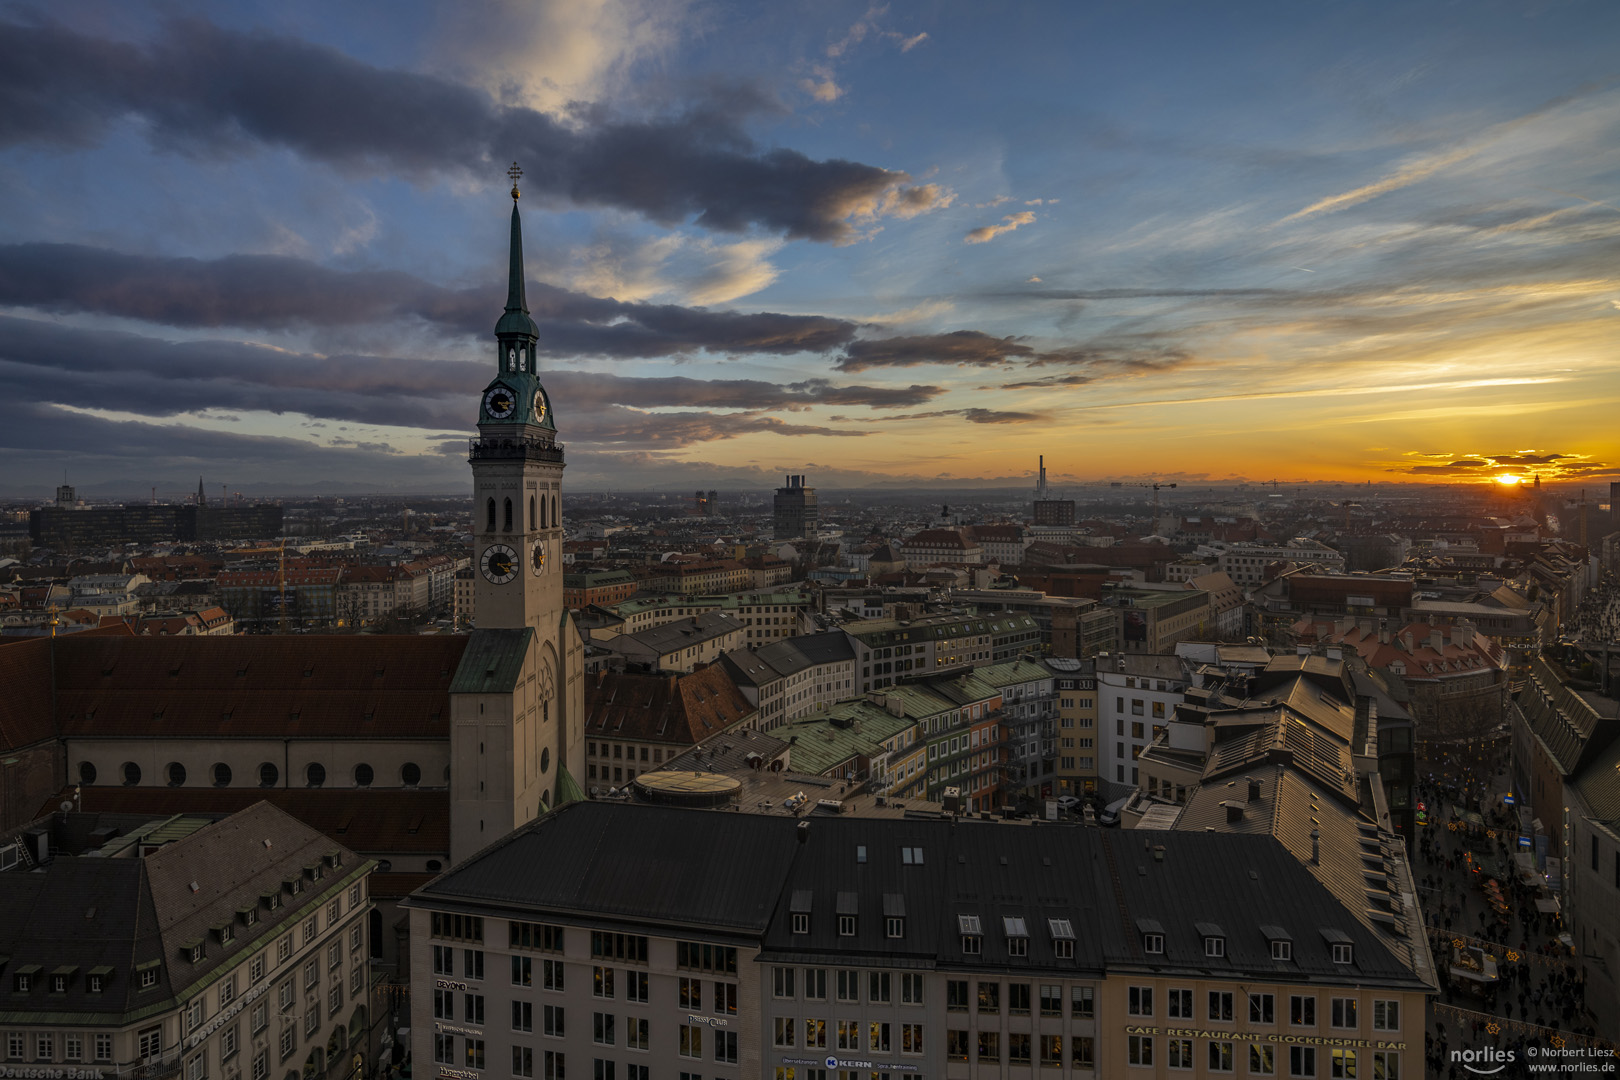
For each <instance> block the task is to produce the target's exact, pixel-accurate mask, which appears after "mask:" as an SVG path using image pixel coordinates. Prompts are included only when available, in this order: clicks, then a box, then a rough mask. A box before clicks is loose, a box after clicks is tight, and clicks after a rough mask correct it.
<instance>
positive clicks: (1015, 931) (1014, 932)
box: [1001, 915, 1029, 956]
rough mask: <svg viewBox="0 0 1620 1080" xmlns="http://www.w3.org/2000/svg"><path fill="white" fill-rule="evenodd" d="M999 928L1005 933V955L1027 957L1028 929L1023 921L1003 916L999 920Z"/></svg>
mask: <svg viewBox="0 0 1620 1080" xmlns="http://www.w3.org/2000/svg"><path fill="white" fill-rule="evenodd" d="M1001 927H1002V929H1003V930H1005V931H1006V933H1007V955H1008V956H1028V955H1029V927H1028V926H1026V925H1025V923H1024V920H1023V919H1020V918H1018V917H1016V916H1012V915H1009V916H1005V917H1003V918H1002V920H1001Z"/></svg>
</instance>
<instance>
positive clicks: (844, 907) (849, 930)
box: [837, 892, 860, 937]
mask: <svg viewBox="0 0 1620 1080" xmlns="http://www.w3.org/2000/svg"><path fill="white" fill-rule="evenodd" d="M859 911H860V902H859V898H858V897H857V896H856V894H855V893H852V892H841V893H839V894H838V908H837V915H838V936H839V937H854V936H855V916H856V915H857V914H858V913H859Z"/></svg>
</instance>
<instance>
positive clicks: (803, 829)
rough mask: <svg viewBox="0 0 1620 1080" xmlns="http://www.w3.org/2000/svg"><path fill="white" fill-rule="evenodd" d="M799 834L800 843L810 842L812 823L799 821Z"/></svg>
mask: <svg viewBox="0 0 1620 1080" xmlns="http://www.w3.org/2000/svg"><path fill="white" fill-rule="evenodd" d="M798 834H799V843H801V844H807V843H809V842H810V823H809V822H808V821H801V822H799V827H798Z"/></svg>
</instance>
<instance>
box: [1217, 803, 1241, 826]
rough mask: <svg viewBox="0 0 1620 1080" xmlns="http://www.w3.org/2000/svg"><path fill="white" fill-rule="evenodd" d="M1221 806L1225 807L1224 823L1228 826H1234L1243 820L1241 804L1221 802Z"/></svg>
mask: <svg viewBox="0 0 1620 1080" xmlns="http://www.w3.org/2000/svg"><path fill="white" fill-rule="evenodd" d="M1221 805H1222V806H1224V807H1226V823H1227V824H1228V825H1235V824H1237V823H1238V822H1240V821H1242V820H1243V804H1242V803H1236V802H1223V803H1221Z"/></svg>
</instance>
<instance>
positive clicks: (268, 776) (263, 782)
mask: <svg viewBox="0 0 1620 1080" xmlns="http://www.w3.org/2000/svg"><path fill="white" fill-rule="evenodd" d="M367 719H370V717H369V716H368V717H367ZM121 772H122V775H123V783H124V786H125V787H134V786H136V785H137V784H139V783H140V782H141V776H142V771H141V767H140V766H139V765H137V764H136V763H135V762H133V761H126V762H124V765H123V768H122V770H121ZM98 775H99V774H98V772H97V770H96V766H95V763H94V762H92V761H81V762H79V783H81V784H87V785H88V784H94V783H95V782H96V777H97V776H98ZM164 775H165V776H167V778H168V784H169V786H170V787H184V786H185V784H186V780H187V777H188V775H189V774H188V772H187V770H186V767H185V766H184V765H182V764H181V763H180V762H178V761H171V762H169V764H168V767H167V768H166V769H164ZM326 777H327V773H326V766H325V765H322V764H321V763H320V762H318V761H312V762H310V763H309V764H308V765H306V766H304V783H305V784H306V785H307V786H309V787H322V786H324V785H325V784H326ZM233 779H234V773H233V772H232V770H231V767H230V766H229V765H227V764H225V763H224V762H223V761H221V762H217V763H215V765H214V768H213V783H214V786H215V787H230V786H231V783H232V781H233ZM350 779H352V780H353V782H354V786H355V787H370V786H371V785H372V784H373V783H375V782H376V780H377V771H376V770H375V769H373V768H372V767H371V766H370V765H367V764H366V763H364V762H361V763H360V764H358V765H356V766H355V767H354V769H353V770H352V771H351V772H350ZM444 779H445V782H446V783H449V781H450V767H449V766H448V765H447V766H445V770H444ZM280 782H281V768H280V767H279V766H278V765H276V764H275V762H272V761H266V762H264V763H263V764H261V765H260V766H259V786H260V787H267V788H268V787H275V786H276V785H277V784H279V783H280ZM399 782H400V784H402V785H403V786H405V787H416V786H417V785H419V784H421V782H422V767H421V766H420V765H418V764H416V763H415V762H413V761H407V762H406V763H405V764H403V765H401V766H400V767H399Z"/></svg>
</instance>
